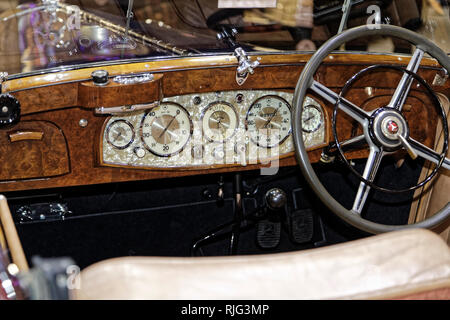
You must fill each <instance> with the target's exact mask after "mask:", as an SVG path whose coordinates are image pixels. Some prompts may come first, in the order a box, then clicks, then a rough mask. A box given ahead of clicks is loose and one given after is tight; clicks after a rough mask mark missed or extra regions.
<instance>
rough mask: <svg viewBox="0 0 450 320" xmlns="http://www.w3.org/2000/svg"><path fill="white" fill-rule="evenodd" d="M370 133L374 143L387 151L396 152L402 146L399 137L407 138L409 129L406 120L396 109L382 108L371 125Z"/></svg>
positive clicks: (376, 113)
mask: <svg viewBox="0 0 450 320" xmlns="http://www.w3.org/2000/svg"><path fill="white" fill-rule="evenodd" d="M370 133H371V135H372V137H373V141H374V143H375V144H376V145H377V146H379V147H382V148H383V149H384V150H386V151H395V150H397V149H399V148H401V146H402V144H401V141H400V139H399V135H401V136H403V138H405V139H406V138H407V137H408V135H409V128H408V123H407V122H406V119H405V118H404V117H403V116H402V115H401V113H400V112H398V111H397V110H395V109H392V108H388V107H386V108H380V109H378V110H377V111H376V112H375V114H374V116H373V121H372V123H371V125H370Z"/></svg>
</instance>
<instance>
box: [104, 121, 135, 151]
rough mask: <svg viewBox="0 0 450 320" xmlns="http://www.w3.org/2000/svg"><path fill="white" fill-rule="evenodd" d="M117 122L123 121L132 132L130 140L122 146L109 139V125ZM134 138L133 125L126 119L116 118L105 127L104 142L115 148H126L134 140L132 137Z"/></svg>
mask: <svg viewBox="0 0 450 320" xmlns="http://www.w3.org/2000/svg"><path fill="white" fill-rule="evenodd" d="M118 122H123V123H125V124H126V125H127V126H129V127H130V128H131V132H132V133H133V136H132V137H131V140H130V141H129V142H128V143H127V144H126V145H125V146H123V147H119V146H116V145H115V144H114V143H113V142H112V141H111V140H110V139H109V131H110V130H111V127H112V126H113V125H114V124H116V123H118ZM135 138H136V132H135V131H134V126H133V125H132V124H131V123H130V122H129V121H128V120H125V119H117V120H114V121H113V122H111V123H110V124H108V126H107V127H106V142H108V143H109V144H110V145H111V146H112V147H113V148H116V149H118V150H124V149H126V148H128V147H129V146H130V145H131V144H132V143H133V142H134V139H135Z"/></svg>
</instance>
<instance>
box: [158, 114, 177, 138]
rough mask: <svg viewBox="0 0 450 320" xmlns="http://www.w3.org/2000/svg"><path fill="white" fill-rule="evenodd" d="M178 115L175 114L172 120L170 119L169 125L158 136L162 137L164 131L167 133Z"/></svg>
mask: <svg viewBox="0 0 450 320" xmlns="http://www.w3.org/2000/svg"><path fill="white" fill-rule="evenodd" d="M176 117H177V116H173V117H172V120H170V121H169V124H168V125H167V127H165V128H164V130H163V132H161V134H160V135H159V137H158V138H161V137H162V136H163V134H164V133H166V131H167V129H169V127H170V125H171V124H172V122H173V121H174V120H175V118H176Z"/></svg>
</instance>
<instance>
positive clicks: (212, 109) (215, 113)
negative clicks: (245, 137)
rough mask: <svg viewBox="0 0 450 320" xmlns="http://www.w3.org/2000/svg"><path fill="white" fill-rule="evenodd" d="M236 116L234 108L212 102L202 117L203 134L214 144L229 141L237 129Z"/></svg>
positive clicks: (223, 103) (229, 105)
mask: <svg viewBox="0 0 450 320" xmlns="http://www.w3.org/2000/svg"><path fill="white" fill-rule="evenodd" d="M238 123H239V120H238V116H237V113H236V110H235V109H234V107H233V106H232V105H231V104H229V103H227V102H213V103H211V104H210V105H209V106H208V107H207V108H206V109H205V110H204V111H203V116H202V126H203V134H204V135H205V137H206V138H207V139H208V140H210V141H214V142H223V141H226V140H228V139H230V138H231V137H232V136H233V135H234V133H235V132H236V129H237V127H238Z"/></svg>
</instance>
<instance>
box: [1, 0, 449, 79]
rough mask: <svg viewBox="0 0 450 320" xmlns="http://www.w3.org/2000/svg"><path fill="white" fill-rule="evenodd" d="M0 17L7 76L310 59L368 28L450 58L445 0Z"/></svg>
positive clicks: (172, 1) (167, 1) (60, 5)
mask: <svg viewBox="0 0 450 320" xmlns="http://www.w3.org/2000/svg"><path fill="white" fill-rule="evenodd" d="M243 3H245V4H246V5H247V7H245V8H242V4H243ZM249 4H252V7H249ZM349 4H350V6H346V5H349ZM0 12H1V15H0V55H1V59H0V60H1V61H0V71H6V72H8V73H9V74H10V75H11V74H17V73H27V72H33V71H38V70H44V69H49V68H54V67H60V66H75V65H84V64H86V63H99V62H105V61H106V62H108V61H114V60H122V59H137V58H155V57H179V56H189V55H198V54H218V53H228V54H229V53H231V52H233V51H234V49H235V48H236V46H241V47H243V48H245V50H247V51H266V52H267V51H269V52H280V51H292V50H297V51H300V52H306V51H308V52H309V51H314V50H316V48H318V47H319V46H320V45H321V44H323V43H324V42H325V41H326V40H328V39H329V38H330V37H332V36H334V35H335V34H336V33H338V32H339V31H340V30H343V29H345V28H350V27H353V26H357V25H362V24H367V23H389V24H394V25H399V26H402V27H405V28H408V29H411V30H414V31H417V32H419V33H422V34H425V35H426V36H427V37H428V38H430V39H432V40H433V41H435V43H436V44H438V45H439V46H440V47H441V48H442V49H444V50H445V51H446V52H450V44H449V43H448V34H450V22H449V10H448V3H447V0H441V1H439V0H434V1H418V0H379V1H362V0H354V1H343V0H341V1H339V0H336V1H330V0H326V1H325V0H316V1H312V0H250V1H240V0H239V1H237V0H134V1H133V0H67V1H59V0H41V1H23V0H8V1H1V2H0ZM347 13H348V14H347ZM343 16H344V17H347V19H342V18H343ZM437 26H439V28H437ZM437 30H439V31H437ZM439 33H443V34H439ZM218 34H219V37H218V36H217V35H218ZM218 38H220V39H218ZM345 49H346V50H358V51H369V52H380V51H382V52H394V51H395V52H402V53H410V52H411V47H410V45H409V44H407V43H402V42H401V41H392V40H386V39H382V38H381V39H362V40H358V41H355V42H354V43H350V44H347V47H346V48H345Z"/></svg>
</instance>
